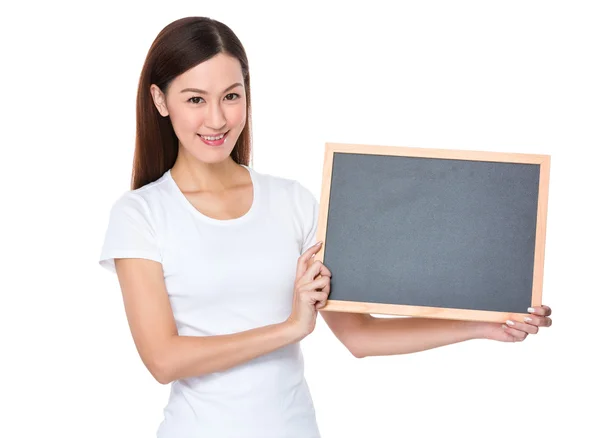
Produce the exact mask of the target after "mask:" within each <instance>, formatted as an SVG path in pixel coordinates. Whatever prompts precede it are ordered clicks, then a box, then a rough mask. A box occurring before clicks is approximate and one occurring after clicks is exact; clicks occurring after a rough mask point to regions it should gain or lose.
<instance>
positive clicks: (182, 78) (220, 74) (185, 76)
mask: <svg viewBox="0 0 600 438" xmlns="http://www.w3.org/2000/svg"><path fill="white" fill-rule="evenodd" d="M243 79H244V78H243V75H242V66H241V64H240V62H239V61H238V59H237V58H234V57H233V56H230V55H226V54H224V53H219V54H218V55H215V56H213V57H212V58H210V59H209V60H207V61H204V62H201V63H200V64H198V65H196V66H195V67H192V68H191V69H189V70H187V71H186V72H184V73H182V74H180V75H179V76H177V77H176V78H175V79H174V80H173V83H172V85H173V87H174V88H176V89H182V88H187V87H196V88H201V89H203V90H206V91H208V92H210V93H213V92H214V93H220V92H221V91H222V90H223V89H224V88H225V87H228V86H229V85H231V84H233V83H235V82H240V83H242V84H243V83H244V80H243Z"/></svg>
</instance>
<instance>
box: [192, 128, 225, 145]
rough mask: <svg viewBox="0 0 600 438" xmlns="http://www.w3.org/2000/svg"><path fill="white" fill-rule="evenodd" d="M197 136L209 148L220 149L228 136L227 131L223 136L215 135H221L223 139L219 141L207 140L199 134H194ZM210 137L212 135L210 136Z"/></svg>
mask: <svg viewBox="0 0 600 438" xmlns="http://www.w3.org/2000/svg"><path fill="white" fill-rule="evenodd" d="M196 135H198V137H200V140H201V141H202V142H203V143H204V144H207V145H209V146H211V147H221V146H223V145H224V144H225V141H226V140H227V136H228V135H229V131H227V132H225V133H224V134H217V135H223V138H221V139H220V140H207V139H206V138H204V137H202V136H201V135H200V134H196ZM211 137H212V135H211Z"/></svg>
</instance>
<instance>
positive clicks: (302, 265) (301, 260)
mask: <svg viewBox="0 0 600 438" xmlns="http://www.w3.org/2000/svg"><path fill="white" fill-rule="evenodd" d="M322 244H323V242H317V243H316V244H314V245H313V246H311V247H310V248H308V249H307V250H306V252H305V253H304V254H302V255H301V256H300V257H298V263H297V266H296V280H298V279H299V278H301V277H302V276H303V275H304V274H305V273H306V270H307V269H308V267H309V261H310V260H311V257H312V256H313V255H315V254H316V253H318V252H319V250H320V249H321V246H322Z"/></svg>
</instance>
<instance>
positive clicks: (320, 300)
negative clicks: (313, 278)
mask: <svg viewBox="0 0 600 438" xmlns="http://www.w3.org/2000/svg"><path fill="white" fill-rule="evenodd" d="M313 300H314V303H315V307H316V308H317V309H321V308H323V307H325V305H326V304H327V294H326V293H325V292H315V293H314V296H313Z"/></svg>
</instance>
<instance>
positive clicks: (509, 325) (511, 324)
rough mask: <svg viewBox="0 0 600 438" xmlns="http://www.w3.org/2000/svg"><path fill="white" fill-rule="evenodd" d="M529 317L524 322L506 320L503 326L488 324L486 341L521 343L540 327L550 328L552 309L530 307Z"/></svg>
mask: <svg viewBox="0 0 600 438" xmlns="http://www.w3.org/2000/svg"><path fill="white" fill-rule="evenodd" d="M528 310H529V313H530V315H529V316H527V317H525V318H524V321H523V322H521V321H514V320H508V321H506V323H504V324H498V323H490V327H489V331H488V332H487V336H486V338H487V339H492V340H495V341H501V342H521V341H523V340H525V338H526V337H527V336H528V335H530V334H531V335H535V334H536V333H537V332H538V330H539V328H540V327H550V326H551V325H552V319H550V318H549V316H550V315H551V314H552V309H550V307H548V306H544V305H542V306H538V307H530V308H529V309H528Z"/></svg>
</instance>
